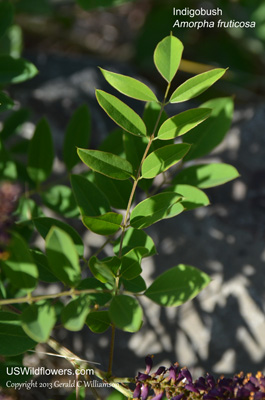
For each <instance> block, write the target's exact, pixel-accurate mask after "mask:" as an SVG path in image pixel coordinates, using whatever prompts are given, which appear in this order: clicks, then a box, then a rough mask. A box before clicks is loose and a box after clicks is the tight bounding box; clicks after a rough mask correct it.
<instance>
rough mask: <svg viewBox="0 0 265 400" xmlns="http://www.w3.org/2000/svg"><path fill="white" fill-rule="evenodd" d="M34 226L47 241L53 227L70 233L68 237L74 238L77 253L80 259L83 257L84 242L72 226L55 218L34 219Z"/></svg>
mask: <svg viewBox="0 0 265 400" xmlns="http://www.w3.org/2000/svg"><path fill="white" fill-rule="evenodd" d="M33 222H34V224H35V226H36V229H37V231H38V232H39V233H40V235H41V236H42V237H43V239H46V236H47V235H48V233H49V230H50V229H51V227H52V226H56V227H57V228H60V229H62V230H63V231H64V232H66V233H68V235H69V236H70V237H71V238H72V240H73V242H74V244H75V247H76V250H77V253H78V255H79V256H80V257H82V256H83V254H84V244H83V241H82V239H81V237H80V235H79V234H78V233H77V231H76V230H75V229H74V228H72V227H71V226H70V225H68V224H66V223H65V222H62V221H60V220H58V219H54V218H47V217H45V218H35V219H34V221H33Z"/></svg>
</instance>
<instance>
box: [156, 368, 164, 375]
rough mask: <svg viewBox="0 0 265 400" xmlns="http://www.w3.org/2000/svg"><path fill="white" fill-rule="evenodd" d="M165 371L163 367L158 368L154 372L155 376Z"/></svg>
mask: <svg viewBox="0 0 265 400" xmlns="http://www.w3.org/2000/svg"><path fill="white" fill-rule="evenodd" d="M165 370H166V368H165V367H159V368H158V370H157V371H156V372H155V376H157V375H161V374H163V373H164V372H165Z"/></svg>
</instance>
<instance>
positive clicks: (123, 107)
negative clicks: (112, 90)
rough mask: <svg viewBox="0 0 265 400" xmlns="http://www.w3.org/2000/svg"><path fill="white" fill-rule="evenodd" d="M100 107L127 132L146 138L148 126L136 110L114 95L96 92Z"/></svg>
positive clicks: (100, 91) (101, 91)
mask: <svg viewBox="0 0 265 400" xmlns="http://www.w3.org/2000/svg"><path fill="white" fill-rule="evenodd" d="M96 97H97V101H98V103H99V105H100V106H101V107H102V108H103V110H104V111H105V112H106V113H107V114H108V116H109V117H110V118H111V119H113V121H114V122H115V123H116V124H117V125H119V126H120V127H121V128H122V129H124V130H125V131H127V132H129V133H132V134H133V135H136V136H146V126H145V124H144V122H143V120H142V119H141V117H139V115H138V114H136V112H135V111H134V110H132V109H131V108H130V107H129V106H127V104H125V103H123V101H121V100H119V99H118V98H117V97H115V96H113V95H112V94H109V93H106V92H104V91H103V90H96Z"/></svg>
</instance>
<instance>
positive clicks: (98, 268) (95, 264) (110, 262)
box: [89, 257, 121, 284]
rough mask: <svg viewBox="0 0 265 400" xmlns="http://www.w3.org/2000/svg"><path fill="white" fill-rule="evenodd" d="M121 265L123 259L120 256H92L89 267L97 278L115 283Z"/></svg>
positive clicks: (104, 281) (103, 281)
mask: <svg viewBox="0 0 265 400" xmlns="http://www.w3.org/2000/svg"><path fill="white" fill-rule="evenodd" d="M120 266H121V260H120V258H118V257H108V258H105V259H103V260H99V259H98V258H97V257H91V258H90V260H89V268H90V271H91V272H92V274H93V275H94V277H95V278H96V279H98V280H99V281H100V282H102V283H107V282H110V283H111V284H113V283H114V280H115V276H116V273H117V271H118V269H119V268H120Z"/></svg>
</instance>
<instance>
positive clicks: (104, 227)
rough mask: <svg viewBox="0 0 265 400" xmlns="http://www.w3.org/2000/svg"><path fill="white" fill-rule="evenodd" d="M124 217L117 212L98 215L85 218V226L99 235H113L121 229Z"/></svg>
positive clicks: (83, 219)
mask: <svg viewBox="0 0 265 400" xmlns="http://www.w3.org/2000/svg"><path fill="white" fill-rule="evenodd" d="M122 219H123V216H122V214H118V213H115V212H108V213H106V214H102V215H98V216H96V217H91V216H87V215H85V216H83V218H82V221H83V224H84V225H85V226H86V227H87V228H88V229H89V230H91V231H92V232H94V233H97V234H98V235H104V236H105V235H106V236H107V235H113V234H114V233H116V232H117V231H118V230H119V229H120V228H121V223H122Z"/></svg>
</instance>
